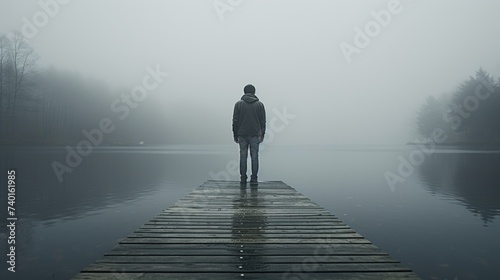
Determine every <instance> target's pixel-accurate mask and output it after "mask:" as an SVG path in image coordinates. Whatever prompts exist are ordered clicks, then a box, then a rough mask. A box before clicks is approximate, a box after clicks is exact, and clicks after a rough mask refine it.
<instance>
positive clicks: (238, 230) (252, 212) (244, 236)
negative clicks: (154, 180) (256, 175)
mask: <svg viewBox="0 0 500 280" xmlns="http://www.w3.org/2000/svg"><path fill="white" fill-rule="evenodd" d="M263 200H264V193H262V192H259V191H258V186H257V185H251V187H250V193H248V192H247V188H246V185H245V184H240V192H239V196H238V197H235V199H234V201H233V202H234V203H233V207H234V214H233V227H232V242H233V243H234V244H238V247H239V249H238V251H237V252H238V254H237V255H236V258H237V262H238V264H239V266H241V269H242V271H248V270H252V271H260V272H262V271H265V270H266V267H267V265H265V263H264V257H263V255H265V254H264V252H265V241H266V234H265V229H266V224H267V218H266V215H265V212H264V208H263V205H262V204H261V203H260V202H262V201H263Z"/></svg>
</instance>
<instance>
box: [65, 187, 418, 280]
mask: <svg viewBox="0 0 500 280" xmlns="http://www.w3.org/2000/svg"><path fill="white" fill-rule="evenodd" d="M74 279H89V280H90V279H123V280H128V279H182V280H185V279H289V280H291V279H294V280H302V279H367V280H371V279H418V277H417V276H416V275H415V274H414V273H413V272H412V271H411V270H410V269H409V268H407V267H406V266H404V265H403V264H401V263H399V262H398V261H396V260H394V259H392V258H391V257H390V256H389V255H388V254H387V253H384V252H383V251H381V250H380V249H379V248H377V247H376V246H375V245H373V244H371V243H370V242H369V241H368V240H366V239H364V238H363V236H361V235H359V234H358V233H356V232H355V231H354V230H352V229H351V228H350V227H349V226H347V225H346V224H344V223H343V222H342V221H341V220H339V219H338V218H337V217H335V216H334V215H332V214H331V213H329V212H328V211H326V210H325V209H324V208H322V207H320V206H319V205H317V204H315V203H314V202H312V201H311V200H310V199H308V198H307V197H305V196H304V195H302V194H300V193H298V192H297V191H296V190H294V189H293V188H291V187H290V186H288V185H286V184H284V183H283V182H279V181H273V182H261V183H259V184H258V185H257V186H251V185H240V184H239V182H234V181H207V182H205V183H204V184H203V185H202V186H200V187H198V188H197V189H195V190H193V191H192V192H191V193H190V194H188V195H187V196H186V197H184V198H182V199H181V200H179V201H178V202H177V203H176V204H175V205H173V206H172V207H170V208H168V209H166V210H164V211H162V212H161V213H160V214H159V215H158V216H156V217H154V218H153V219H151V220H150V221H148V222H147V223H145V224H144V225H143V226H141V227H140V228H139V229H137V230H136V231H135V232H134V233H132V234H131V235H129V236H128V237H127V238H125V239H123V240H122V241H121V242H120V243H119V244H118V245H117V246H116V247H115V248H113V249H112V250H111V251H110V252H109V253H107V254H105V255H104V257H103V258H102V259H100V260H98V261H96V262H95V263H93V264H91V265H89V266H87V267H86V268H84V269H83V270H82V271H81V272H80V273H79V274H78V275H76V276H75V278H74Z"/></svg>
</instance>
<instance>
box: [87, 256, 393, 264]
mask: <svg viewBox="0 0 500 280" xmlns="http://www.w3.org/2000/svg"><path fill="white" fill-rule="evenodd" d="M304 257H305V256H262V257H260V258H255V257H254V256H237V255H236V256H234V255H233V256H229V255H226V256H210V257H207V256H127V255H118V256H105V257H104V258H102V259H100V260H98V261H97V263H135V264H140V263H145V264H163V263H165V264H166V263H168V264H173V263H181V264H184V263H192V262H194V263H227V264H242V263H245V264H250V263H252V262H257V263H270V264H296V263H298V264H301V263H303V262H304ZM311 260H314V262H316V263H399V262H398V261H395V260H393V259H392V258H390V257H389V256H387V255H375V256H363V255H361V256H359V255H358V256H314V257H312V258H311Z"/></svg>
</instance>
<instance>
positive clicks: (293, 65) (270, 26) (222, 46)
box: [0, 0, 500, 144]
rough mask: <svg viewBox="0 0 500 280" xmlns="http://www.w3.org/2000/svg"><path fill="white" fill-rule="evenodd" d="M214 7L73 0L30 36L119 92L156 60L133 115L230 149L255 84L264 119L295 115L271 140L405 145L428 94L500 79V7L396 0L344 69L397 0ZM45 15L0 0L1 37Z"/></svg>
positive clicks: (48, 54) (60, 62)
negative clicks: (360, 32) (237, 116)
mask: <svg viewBox="0 0 500 280" xmlns="http://www.w3.org/2000/svg"><path fill="white" fill-rule="evenodd" d="M41 2H50V1H49V0H41ZM214 2H217V1H213V0H176V1H169V0H149V1H139V0H136V1H132V0H73V1H69V3H68V4H65V5H60V7H59V11H58V12H57V13H56V14H55V15H54V16H53V17H50V18H49V20H48V23H47V24H46V25H45V26H42V27H40V28H39V30H38V31H37V32H36V35H35V36H34V37H33V38H31V39H29V42H30V44H31V45H32V46H33V47H34V49H35V51H36V52H37V53H38V54H39V55H40V56H41V59H40V61H39V62H40V65H41V66H48V65H53V66H55V67H56V68H58V69H68V70H71V71H78V72H80V73H82V74H83V76H89V77H94V78H98V79H102V80H104V81H105V82H106V83H107V84H108V85H109V86H110V87H111V88H117V87H119V86H126V87H129V88H132V87H133V86H135V85H138V84H140V83H141V81H142V79H143V77H144V76H145V75H146V74H147V73H146V71H145V68H146V67H147V66H151V67H153V68H154V67H155V66H156V65H160V68H161V69H162V70H163V71H166V72H169V73H170V75H169V77H168V78H166V80H165V81H164V83H162V84H161V87H160V88H158V89H157V90H155V91H154V92H152V93H150V95H148V99H147V100H146V101H145V103H144V104H141V105H143V106H140V107H139V108H137V109H136V110H155V111H156V112H157V114H156V116H158V118H157V119H155V120H151V122H148V123H146V124H144V125H150V126H156V127H158V129H159V130H166V131H168V133H169V134H175V135H176V137H177V138H176V139H179V141H184V139H186V141H184V142H186V143H189V142H193V141H189V140H187V139H193V138H197V139H198V140H199V141H196V142H198V143H221V144H228V143H231V141H232V133H231V116H232V110H233V105H234V103H235V102H236V101H237V100H238V99H239V98H240V97H241V95H242V93H243V87H244V85H246V84H247V83H253V84H254V85H255V87H256V88H257V93H256V94H257V96H258V97H259V98H260V99H261V101H263V102H264V104H265V106H266V109H267V116H268V120H270V119H272V118H273V116H274V113H273V109H275V110H278V111H283V108H284V107H285V106H286V108H287V112H289V113H291V114H294V115H296V117H295V118H294V119H291V120H290V123H289V124H288V125H287V126H286V127H285V129H284V130H283V131H280V132H278V133H276V138H275V140H274V142H275V144H404V143H406V142H408V141H412V140H414V139H415V134H414V131H415V127H416V125H415V111H416V110H417V109H418V108H419V106H420V105H421V104H422V102H423V101H424V100H425V98H426V97H427V96H428V95H431V94H433V95H436V96H437V95H440V94H442V93H447V92H451V91H453V90H454V89H455V88H456V86H457V84H458V83H459V82H461V81H462V80H464V79H466V78H467V77H468V76H469V75H471V74H473V73H474V71H475V70H477V69H478V68H479V67H480V66H482V67H483V68H484V69H485V70H487V71H489V72H490V73H491V74H492V75H494V76H495V77H498V76H500V60H499V52H500V51H499V50H500V37H499V36H498V34H500V22H499V20H498V11H499V10H500V2H499V1H489V0H476V1H472V0H440V1H430V0H428V1H424V0H414V1H411V0H401V1H399V2H400V5H399V13H397V14H392V16H391V19H390V22H389V23H388V24H387V26H385V27H384V26H382V27H381V28H380V32H378V33H377V34H376V35H375V36H373V37H372V38H371V41H370V42H369V44H368V45H367V46H366V47H364V48H360V53H356V54H353V55H352V56H351V59H352V61H351V62H350V63H348V61H347V59H346V57H345V56H344V54H343V52H342V50H341V48H340V44H341V43H342V42H345V43H347V44H350V45H353V46H355V42H354V37H355V31H354V29H355V28H356V27H359V28H360V29H364V28H365V26H366V25H367V24H368V23H370V22H371V21H374V17H373V15H372V14H371V12H372V11H375V12H379V11H380V10H383V9H384V10H387V9H388V3H390V2H391V1H390V0H383V1H374V0H370V1H368V0H366V1H353V0H344V1H334V0H324V1H316V0H313V1H311V0H304V1H292V0H280V1H276V0H243V1H241V4H239V5H236V6H235V7H232V9H233V10H231V11H227V12H225V13H223V20H221V17H220V16H219V14H218V13H217V11H216V10H215V8H214ZM219 2H220V3H228V2H238V1H236V0H233V1H228V0H220V1H219ZM40 11H43V10H42V8H41V7H40V5H39V3H38V1H36V0H34V1H31V0H30V1H17V0H0V32H2V33H7V32H9V31H11V30H20V31H21V30H22V28H23V26H24V25H26V22H25V21H24V20H23V17H26V18H27V19H28V20H29V21H30V22H33V15H35V14H36V13H37V12H40ZM379 26H380V24H379ZM110 114H111V113H110ZM103 117H105V116H103ZM279 124H280V125H281V123H279Z"/></svg>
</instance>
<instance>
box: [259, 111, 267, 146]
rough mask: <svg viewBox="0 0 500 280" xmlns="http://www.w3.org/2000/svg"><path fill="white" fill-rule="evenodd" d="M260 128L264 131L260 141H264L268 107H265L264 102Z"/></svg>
mask: <svg viewBox="0 0 500 280" xmlns="http://www.w3.org/2000/svg"><path fill="white" fill-rule="evenodd" d="M259 120H260V129H261V131H262V138H261V139H260V142H261V143H262V141H264V135H265V134H266V108H265V107H264V104H262V110H261V114H260V118H259Z"/></svg>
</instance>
